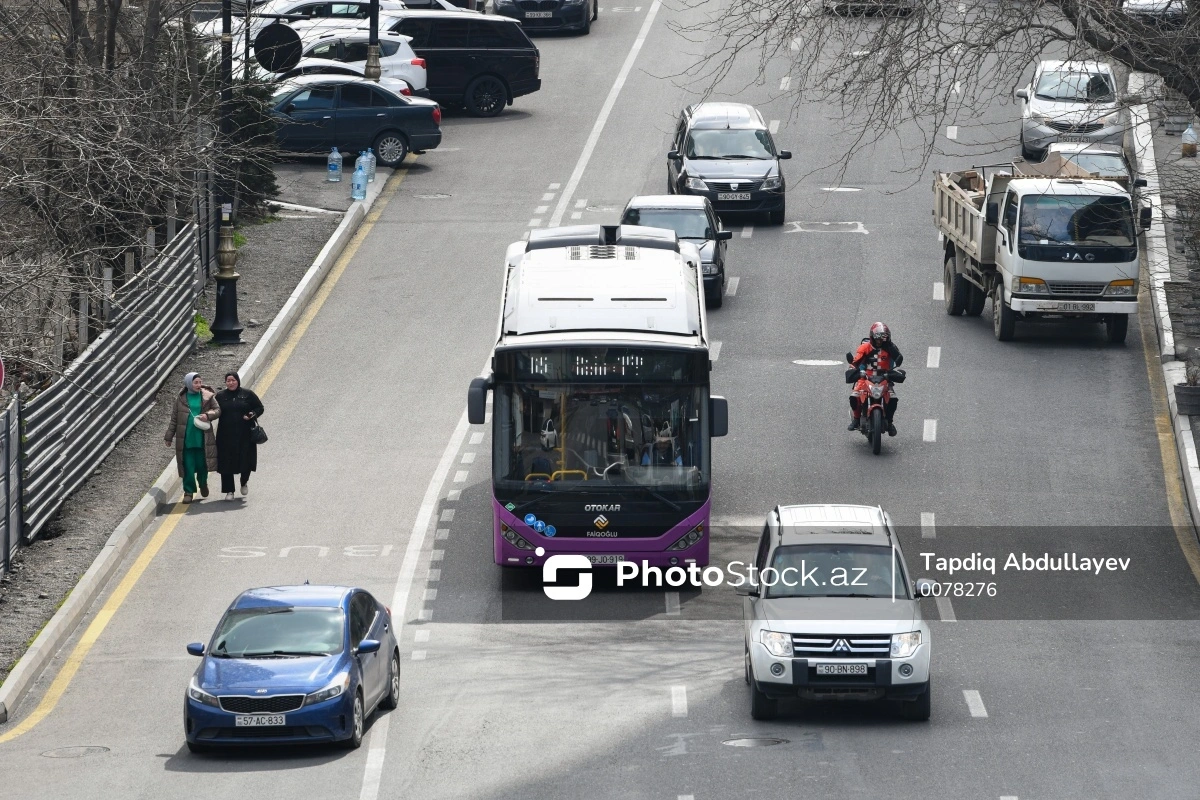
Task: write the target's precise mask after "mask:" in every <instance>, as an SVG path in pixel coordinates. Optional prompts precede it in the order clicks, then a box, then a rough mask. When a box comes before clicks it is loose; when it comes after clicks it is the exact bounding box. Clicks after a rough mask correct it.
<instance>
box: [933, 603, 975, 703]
mask: <svg viewBox="0 0 1200 800" xmlns="http://www.w3.org/2000/svg"><path fill="white" fill-rule="evenodd" d="M934 602H935V603H937V610H938V616H939V617H941V618H942V622H958V617H956V616H954V606H952V605H950V598H949V597H935V598H934ZM985 716H986V715H985Z"/></svg>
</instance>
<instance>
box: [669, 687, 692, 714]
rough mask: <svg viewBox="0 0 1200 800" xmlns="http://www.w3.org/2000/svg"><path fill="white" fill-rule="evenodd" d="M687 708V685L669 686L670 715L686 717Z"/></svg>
mask: <svg viewBox="0 0 1200 800" xmlns="http://www.w3.org/2000/svg"><path fill="white" fill-rule="evenodd" d="M687 714H688V709H687V687H686V686H672V687H671V716H673V717H686V716H687Z"/></svg>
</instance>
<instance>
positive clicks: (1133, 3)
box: [1120, 0, 1188, 28]
mask: <svg viewBox="0 0 1200 800" xmlns="http://www.w3.org/2000/svg"><path fill="white" fill-rule="evenodd" d="M1120 8H1121V13H1122V14H1128V15H1129V16H1131V17H1133V18H1134V19H1137V20H1139V21H1140V22H1144V23H1146V24H1147V25H1155V26H1160V27H1163V28H1177V27H1180V26H1182V25H1186V24H1187V15H1188V7H1187V0H1121V1H1120Z"/></svg>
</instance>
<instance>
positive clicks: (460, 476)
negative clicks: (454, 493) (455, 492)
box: [454, 469, 471, 483]
mask: <svg viewBox="0 0 1200 800" xmlns="http://www.w3.org/2000/svg"><path fill="white" fill-rule="evenodd" d="M470 474H471V473H470V471H469V470H465V469H460V470H459V471H458V472H455V473H454V482H455V483H462V482H463V481H465V480H466V479H467V476H468V475H470Z"/></svg>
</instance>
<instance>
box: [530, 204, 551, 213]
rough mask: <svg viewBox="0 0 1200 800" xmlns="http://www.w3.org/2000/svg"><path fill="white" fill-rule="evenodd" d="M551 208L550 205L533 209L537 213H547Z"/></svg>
mask: <svg viewBox="0 0 1200 800" xmlns="http://www.w3.org/2000/svg"><path fill="white" fill-rule="evenodd" d="M549 209H550V206H538V207H537V208H535V209H534V210H533V213H535V214H545V213H546V212H547V211H548V210H549Z"/></svg>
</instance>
